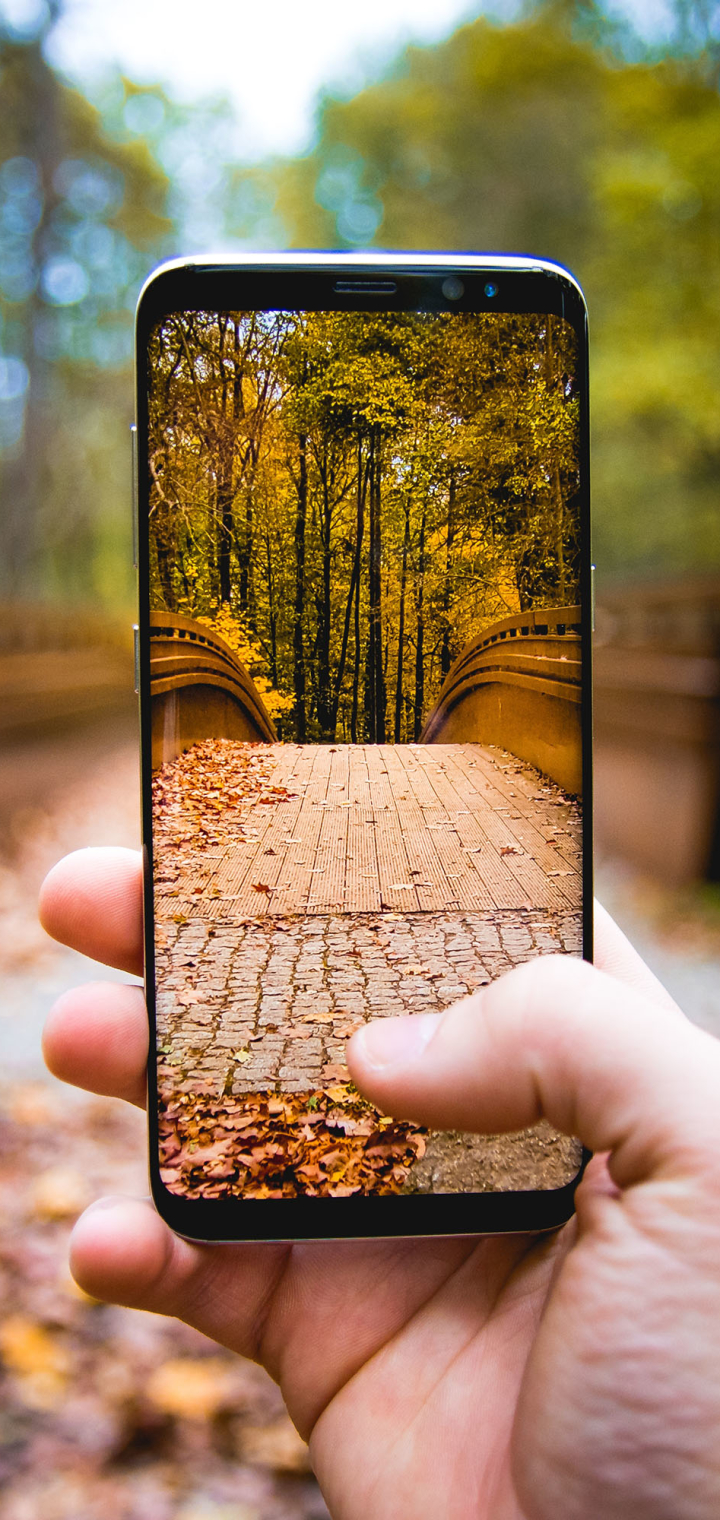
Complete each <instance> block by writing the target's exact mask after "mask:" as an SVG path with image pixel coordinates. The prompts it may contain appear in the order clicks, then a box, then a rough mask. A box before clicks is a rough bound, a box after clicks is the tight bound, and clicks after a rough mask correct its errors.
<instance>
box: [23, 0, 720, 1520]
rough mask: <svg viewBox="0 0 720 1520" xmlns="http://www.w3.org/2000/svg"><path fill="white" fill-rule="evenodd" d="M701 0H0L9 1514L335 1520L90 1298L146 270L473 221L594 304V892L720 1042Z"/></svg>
mask: <svg viewBox="0 0 720 1520" xmlns="http://www.w3.org/2000/svg"><path fill="white" fill-rule="evenodd" d="M719 78H720V8H719V7H718V4H717V0H618V3H617V4H616V5H615V7H614V8H612V9H610V8H601V7H600V6H598V5H596V4H594V3H593V0H587V3H586V0H545V3H534V4H533V3H528V4H518V3H515V0H498V3H497V4H496V5H495V6H494V7H492V6H490V5H488V6H485V7H482V6H480V5H478V4H469V3H467V0H365V3H364V4H363V6H361V7H347V6H342V5H338V4H337V3H334V4H333V3H331V0H304V3H303V4H302V5H301V6H299V5H297V4H296V3H294V0H269V3H268V4H266V5H265V6H264V7H258V6H256V5H254V4H253V3H250V0H204V4H203V6H202V7H201V8H199V7H198V6H197V5H196V4H195V3H192V0H174V3H171V0H125V3H124V4H123V5H122V6H121V7H120V6H114V5H113V4H112V0H65V3H61V0H0V492H1V494H2V511H1V513H0V540H1V549H0V601H1V603H2V606H1V608H0V735H1V736H2V752H1V753H0V910H1V911H2V914H3V933H2V936H0V965H1V966H2V970H3V976H4V995H3V1002H2V1008H1V1009H0V1079H1V1080H0V1127H1V1128H2V1147H1V1153H0V1169H1V1172H0V1175H1V1179H2V1180H1V1183H0V1226H2V1228H1V1229H0V1358H1V1359H2V1361H1V1367H2V1373H1V1380H0V1403H1V1406H2V1407H1V1410H0V1484H2V1487H3V1492H4V1498H3V1506H4V1508H3V1514H4V1516H7V1517H8V1520H35V1517H36V1516H37V1517H40V1516H42V1517H43V1520H66V1517H67V1520H86V1517H87V1520H95V1517H96V1516H97V1517H99V1516H101V1515H102V1516H103V1517H104V1520H115V1517H116V1516H117V1517H118V1520H144V1517H145V1516H148V1517H150V1516H152V1520H166V1517H167V1520H176V1517H177V1520H281V1517H288V1520H296V1517H297V1520H301V1517H307V1520H320V1517H322V1516H325V1515H326V1511H325V1508H324V1506H323V1502H322V1499H321V1498H320V1496H319V1494H318V1491H317V1489H316V1487H315V1485H314V1481H313V1479H312V1477H311V1476H310V1475H309V1472H308V1465H307V1455H306V1452H305V1450H304V1448H303V1447H302V1443H300V1442H299V1440H298V1439H297V1438H296V1437H295V1436H294V1435H293V1432H292V1429H291V1427H290V1425H289V1422H288V1421H287V1419H286V1417H285V1416H284V1414H283V1411H282V1407H281V1404H280V1402H279V1400H278V1397H277V1395H276V1393H275V1391H274V1389H273V1388H272V1385H271V1384H270V1383H269V1381H268V1380H267V1379H265V1377H264V1376H263V1375H261V1374H260V1373H259V1372H257V1371H256V1370H255V1369H253V1368H251V1367H249V1366H248V1365H247V1364H244V1363H238V1362H236V1361H234V1360H233V1359H232V1358H231V1357H229V1356H226V1355H225V1354H224V1353H218V1352H217V1351H216V1350H215V1349H214V1348H213V1347H211V1346H210V1345H209V1344H208V1343H206V1342H205V1341H204V1340H203V1338H202V1337H200V1336H199V1335H198V1336H195V1335H193V1334H191V1333H190V1332H186V1331H183V1330H182V1329H181V1328H179V1327H177V1326H175V1325H172V1324H169V1325H165V1324H164V1323H163V1322H160V1321H155V1320H153V1319H152V1318H151V1317H150V1316H138V1315H131V1314H127V1313H125V1312H124V1311H120V1310H112V1309H108V1308H105V1307H103V1306H100V1305H95V1304H91V1303H90V1302H89V1301H88V1300H85V1299H83V1297H82V1295H81V1294H79V1293H78V1291H77V1290H76V1289H74V1288H73V1287H72V1285H71V1283H70V1280H69V1277H68V1274H67V1268H66V1265H65V1259H66V1239H67V1233H68V1229H69V1226H70V1224H71V1222H72V1219H73V1218H74V1217H75V1215H76V1214H77V1212H78V1211H79V1209H80V1208H81V1207H82V1206H83V1205H84V1203H85V1202H86V1201H88V1200H89V1199H90V1198H92V1197H94V1196H96V1195H97V1194H98V1192H100V1191H101V1190H103V1189H106V1188H111V1189H114V1190H121V1191H122V1190H135V1189H137V1188H139V1189H141V1190H142V1189H144V1187H145V1180H144V1169H145V1163H144V1141H143V1125H142V1121H141V1120H140V1119H139V1117H136V1116H134V1115H132V1114H125V1113H123V1112H122V1111H121V1110H120V1109H119V1108H118V1109H117V1110H116V1109H115V1107H114V1106H113V1105H110V1104H107V1103H105V1102H102V1101H100V1100H95V1099H89V1098H87V1097H86V1096H83V1095H72V1094H71V1093H69V1092H68V1091H66V1090H65V1089H63V1088H61V1086H60V1084H58V1083H55V1082H53V1081H52V1080H51V1079H49V1078H46V1077H44V1076H43V1073H42V1067H41V1063H40V1055H39V1035H40V1029H41V1026H42V1021H43V1018H44V1015H45V1013H46V1011H47V1008H48V1006H49V1004H50V1002H51V1000H52V998H53V997H54V996H55V995H57V993H58V992H60V991H62V989H63V988H64V987H67V986H70V985H72V984H73V983H74V982H75V981H77V980H79V979H85V980H88V979H92V978H93V977H95V976H96V975H98V970H97V968H96V967H93V966H92V965H91V964H90V963H88V962H85V961H82V960H81V958H80V957H77V956H75V955H74V954H72V953H71V952H69V951H64V950H62V949H60V948H59V947H56V946H53V945H51V943H50V942H49V941H48V940H47V939H46V938H45V937H44V936H43V934H42V932H41V931H40V929H39V927H38V926H37V922H36V916H35V900H36V894H37V887H38V884H39V881H40V879H41V877H42V875H43V874H44V872H45V871H46V870H47V869H48V868H49V866H50V865H52V864H53V862H54V861H55V860H56V859H58V858H59V856H60V855H61V854H63V853H64V852H65V851H66V850H68V849H72V848H75V847H77V846H79V845H82V844H86V843H91V844H98V843H105V842H113V841H114V842H120V843H126V844H131V845H132V844H135V843H136V842H137V840H138V833H139V829H138V790H137V750H136V745H137V734H136V711H135V699H134V696H133V692H132V685H133V682H132V647H131V634H130V625H131V623H132V621H133V618H134V601H133V598H134V584H133V572H132V568H131V520H130V450H129V434H128V428H129V424H130V422H131V420H132V416H133V393H132V326H133V312H134V307H135V302H136V299H137V294H138V290H139V287H140V285H141V283H142V281H143V279H144V278H145V276H146V275H147V273H148V272H149V270H150V269H151V268H152V267H153V265H154V264H156V263H157V262H158V261H159V260H160V259H162V258H165V257H168V256H171V255H174V254H177V253H179V252H191V251H194V252H202V251H205V250H208V249H213V250H216V251H227V252H237V251H239V250H242V249H248V248H254V249H258V248H260V249H273V248H275V249H277V248H293V247H296V248H308V247H309V248H343V249H353V248H366V247H373V248H402V249H413V248H417V249H450V250H458V249H468V250H477V249H495V250H502V251H514V252H531V253H533V254H537V255H541V256H546V257H549V258H552V259H558V260H560V261H562V262H564V263H566V264H568V265H569V266H570V267H571V269H573V271H574V272H575V273H576V275H577V276H578V277H579V279H580V281H581V283H582V284H583V286H584V289H585V291H586V294H587V298H588V304H589V308H590V319H591V345H592V346H591V380H592V425H593V505H594V521H595V559H596V563H597V603H598V606H597V636H596V638H597V649H596V716H597V830H598V887H599V895H600V896H601V898H602V899H603V900H604V901H606V903H607V904H608V906H610V907H611V908H612V910H613V911H614V912H615V913H616V915H617V916H618V917H619V919H620V921H621V922H622V923H623V925H624V926H625V927H626V929H627V930H628V932H629V933H630V935H631V937H632V938H633V940H634V941H635V943H636V944H638V945H639V947H640V948H641V949H642V950H643V951H644V953H645V954H646V955H647V956H648V958H649V959H650V961H651V963H652V964H653V965H654V966H655V968H656V969H657V970H658V972H659V974H660V975H661V976H662V977H663V979H664V980H665V981H666V982H667V984H668V985H669V986H670V987H671V989H672V990H673V991H674V992H675V994H676V996H678V998H679V999H680V1001H681V1002H682V1003H683V1005H684V1006H685V1008H686V1009H687V1011H688V1013H689V1014H690V1015H691V1016H692V1017H694V1018H696V1019H697V1020H698V1021H700V1022H701V1023H703V1024H705V1026H706V1027H708V1028H711V1029H712V1030H713V1031H714V1032H716V1033H718V1034H720V890H719V887H718V883H720V706H719V704H720V512H719V511H718V495H719V479H720V352H719V350H720V279H718V270H719V268H720V171H719V168H718V166H719V165H720V95H719V93H718V81H719Z"/></svg>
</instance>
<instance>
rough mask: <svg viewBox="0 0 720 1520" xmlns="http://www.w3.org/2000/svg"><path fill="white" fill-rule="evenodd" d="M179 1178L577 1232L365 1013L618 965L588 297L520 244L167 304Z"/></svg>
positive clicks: (173, 281) (314, 1223) (151, 391)
mask: <svg viewBox="0 0 720 1520" xmlns="http://www.w3.org/2000/svg"><path fill="white" fill-rule="evenodd" d="M137 459H138V473H137V504H138V508H137V523H136V531H137V549H138V555H137V558H138V568H139V649H138V663H139V687H140V701H141V722H142V767H143V808H144V843H145V865H146V874H145V944H146V979H147V996H148V1008H149V1014H150V1020H151V1028H152V1038H151V1058H150V1067H149V1112H150V1136H151V1175H152V1187H153V1194H154V1198H155V1202H156V1204H157V1207H158V1209H159V1211H160V1213H161V1214H162V1216H163V1217H164V1218H165V1219H166V1220H167V1221H168V1223H169V1224H170V1225H171V1226H172V1227H173V1228H174V1229H175V1230H177V1231H178V1232H179V1233H181V1234H182V1235H185V1236H188V1237H191V1238H194V1239H201V1240H270V1239H272V1240H277V1239H283V1240H289V1239H311V1238H328V1237H354V1236H357V1237H361V1236H396V1235H430V1234H434V1233H437V1234H443V1235H445V1234H450V1233H455V1232H460V1233H467V1232H476V1231H477V1232H484V1231H490V1232H495V1231H511V1230H513V1231H514V1230H527V1229H548V1228H552V1227H554V1226H556V1225H558V1224H560V1223H561V1222H562V1221H563V1220H565V1219H566V1218H568V1217H569V1215H570V1214H571V1213H572V1210H573V1196H574V1191H575V1187H576V1185H577V1182H578V1179H579V1177H580V1175H581V1172H582V1168H583V1164H584V1159H585V1158H584V1156H583V1153H582V1150H581V1147H580V1145H579V1144H578V1143H577V1142H576V1141H574V1140H572V1139H569V1138H567V1137H564V1136H561V1135H559V1134H557V1133H556V1132H555V1131H553V1130H552V1129H551V1128H550V1127H549V1126H548V1125H547V1124H544V1123H543V1124H541V1125H538V1126H536V1127H535V1128H533V1129H530V1130H527V1131H523V1132H522V1133H520V1134H512V1135H468V1134H455V1133H447V1134H445V1133H434V1132H428V1131H427V1130H426V1129H424V1128H422V1127H421V1126H419V1125H417V1124H411V1123H406V1122H404V1121H403V1122H397V1121H395V1120H394V1119H393V1117H392V1116H391V1115H385V1114H381V1113H379V1112H378V1111H377V1110H375V1109H374V1108H373V1106H372V1105H371V1104H370V1103H368V1102H367V1101H366V1100H365V1098H364V1097H363V1095H362V1093H360V1092H359V1091H357V1089H356V1088H355V1087H354V1086H353V1084H352V1082H351V1080H350V1076H349V1072H348V1069H347V1066H346V1062H345V1051H346V1042H347V1039H348V1038H349V1036H350V1035H351V1034H352V1033H353V1031H354V1030H355V1029H356V1028H358V1027H359V1026H360V1025H361V1024H362V1023H363V1022H364V1021H365V1020H367V1019H371V1018H382V1017H384V1016H387V1015H391V1014H396V1013H415V1012H418V1013H419V1012H426V1011H432V1010H437V1009H442V1008H444V1007H446V1006H448V1005H449V1004H451V1003H453V1002H455V1001H456V1000H457V999H459V998H461V997H465V996H466V995H467V994H469V993H472V992H473V991H474V990H475V989H476V988H478V987H481V986H483V985H484V984H486V983H487V982H489V981H490V980H491V979H492V978H494V977H497V976H500V975H502V974H503V972H505V971H507V970H509V969H510V968H511V967H512V966H515V965H516V964H517V963H518V962H520V961H524V960H527V959H528V958H530V957H531V956H534V955H538V954H545V953H548V952H553V951H555V952H557V951H560V952H565V953H567V954H570V955H585V956H588V957H589V956H590V955H591V942H590V940H591V924H592V919H591V904H592V852H591V843H590V827H591V822H590V820H591V808H590V784H591V774H590V728H591V723H590V617H591V591H590V578H591V568H590V548H589V486H588V382H587V330H586V310H585V303H584V300H583V296H582V293H581V291H580V288H579V286H578V285H577V283H576V281H575V280H574V278H573V277H572V276H571V275H570V274H569V273H568V272H567V271H566V270H564V269H562V268H560V267H559V266H555V265H553V264H549V263H546V262H543V261H538V260H532V259H526V258H510V257H500V256H487V257H485V256H466V255H460V256H457V257H449V256H429V255H405V254H403V255H397V256H394V255H356V254H347V255H342V254H338V255H320V254H317V255H316V254H312V255H311V254H297V255H296V254H287V255H277V256H275V255H273V256H271V257H263V258H261V257H255V256H252V255H249V256H248V257H247V258H245V257H243V258H242V259H241V260H238V261H237V262H235V263H222V264H221V263H217V262H212V261H211V260H202V259H198V260H191V261H187V262H175V263H172V264H167V265H165V266H163V267H162V268H161V269H159V270H158V271H157V272H156V273H155V274H154V275H153V276H152V277H151V279H150V280H149V282H148V283H147V285H146V286H145V288H144V290H143V292H142V295H141V298H140V302H139V307H138V317H137Z"/></svg>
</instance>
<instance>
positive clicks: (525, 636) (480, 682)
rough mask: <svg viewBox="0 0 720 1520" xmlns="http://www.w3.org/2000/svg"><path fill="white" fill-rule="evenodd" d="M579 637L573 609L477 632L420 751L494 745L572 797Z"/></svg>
mask: <svg viewBox="0 0 720 1520" xmlns="http://www.w3.org/2000/svg"><path fill="white" fill-rule="evenodd" d="M580 635H581V624H580V608H579V607H577V606H572V607H544V608H541V609H538V610H536V611H534V612H522V613H516V614H513V615H512V616H510V617H506V618H500V619H498V621H497V622H495V623H492V624H491V625H490V627H488V628H484V629H483V630H482V631H481V632H480V633H479V634H477V635H476V637H475V638H474V639H471V640H470V642H469V643H467V644H466V645H465V647H464V649H462V650H461V652H460V654H459V655H458V657H457V659H456V660H455V662H454V664H453V665H452V666H451V667H450V670H449V671H448V674H447V676H446V678H445V681H444V682H443V686H442V689H441V691H440V694H439V696H438V700H437V702H436V704H435V706H434V708H433V709H432V712H431V713H430V714H429V716H428V718H427V721H426V723H425V727H424V729H423V732H422V734H421V735H420V740H421V743H424V744H450V743H472V742H477V743H485V744H495V745H498V746H499V747H500V748H501V749H506V750H509V751H510V753H511V754H514V755H517V756H518V758H519V759H523V760H526V761H528V763H529V764H531V765H534V766H536V767H537V768H538V769H539V770H541V771H544V773H545V774H546V775H548V776H550V777H551V778H552V779H553V780H554V781H557V782H558V784H559V785H560V786H562V787H564V788H565V790H566V791H569V792H572V793H573V794H578V793H580V792H581V790H582V770H581V714H580V702H581V636H580Z"/></svg>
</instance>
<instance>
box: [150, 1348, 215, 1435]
mask: <svg viewBox="0 0 720 1520" xmlns="http://www.w3.org/2000/svg"><path fill="white" fill-rule="evenodd" d="M232 1387H233V1378H232V1373H231V1371H230V1369H229V1368H228V1365H227V1363H226V1362H223V1361H221V1360H220V1358H219V1357H210V1356H208V1357H202V1358H199V1357H198V1358H191V1357H174V1358H171V1360H169V1361H167V1362H162V1363H161V1364H160V1366H159V1367H155V1368H154V1369H153V1370H152V1372H151V1373H150V1376H149V1378H148V1381H147V1383H146V1385H145V1396H146V1398H147V1399H148V1400H149V1402H150V1403H151V1404H154V1405H155V1407H156V1409H160V1410H162V1413H163V1414H169V1415H174V1416H175V1417H176V1418H179V1419H184V1420H211V1419H213V1418H214V1416H215V1415H216V1414H218V1413H219V1411H220V1410H221V1409H223V1408H225V1407H227V1406H228V1405H229V1404H231V1403H232Z"/></svg>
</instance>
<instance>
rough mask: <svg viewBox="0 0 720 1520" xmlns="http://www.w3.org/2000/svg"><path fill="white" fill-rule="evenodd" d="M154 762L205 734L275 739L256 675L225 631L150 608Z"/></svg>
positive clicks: (156, 762)
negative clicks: (232, 645)
mask: <svg viewBox="0 0 720 1520" xmlns="http://www.w3.org/2000/svg"><path fill="white" fill-rule="evenodd" d="M150 693H151V697H152V763H153V768H154V769H155V768H157V766H159V765H162V763H163V761H165V760H174V759H175V756H176V755H179V754H180V753H181V752H182V751H183V750H185V749H188V748H189V746H190V745H191V744H195V743H196V742H197V741H198V740H200V739H207V738H210V737H213V736H222V737H223V738H226V739H243V740H245V741H246V742H247V741H251V742H258V741H262V740H265V741H267V742H269V743H272V742H273V741H274V740H275V739H276V738H277V734H276V732H275V728H274V725H273V721H272V718H271V717H270V716H269V714H268V712H267V711H266V709H265V707H264V705H263V701H262V698H261V696H260V693H259V692H258V690H257V687H256V685H255V682H254V681H253V679H252V676H251V675H250V674H249V672H248V671H247V670H246V669H245V666H244V665H243V664H242V662H241V661H240V660H239V659H238V657H237V655H236V654H235V653H234V652H233V650H232V649H231V648H230V645H229V644H226V642H225V640H224V639H221V638H220V635H219V634H217V633H215V632H214V631H213V629H212V628H208V627H207V626H206V625H205V624H204V623H198V622H196V621H195V619H194V618H189V617H179V616H177V615H176V614H171V613H168V612H151V613H150Z"/></svg>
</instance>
